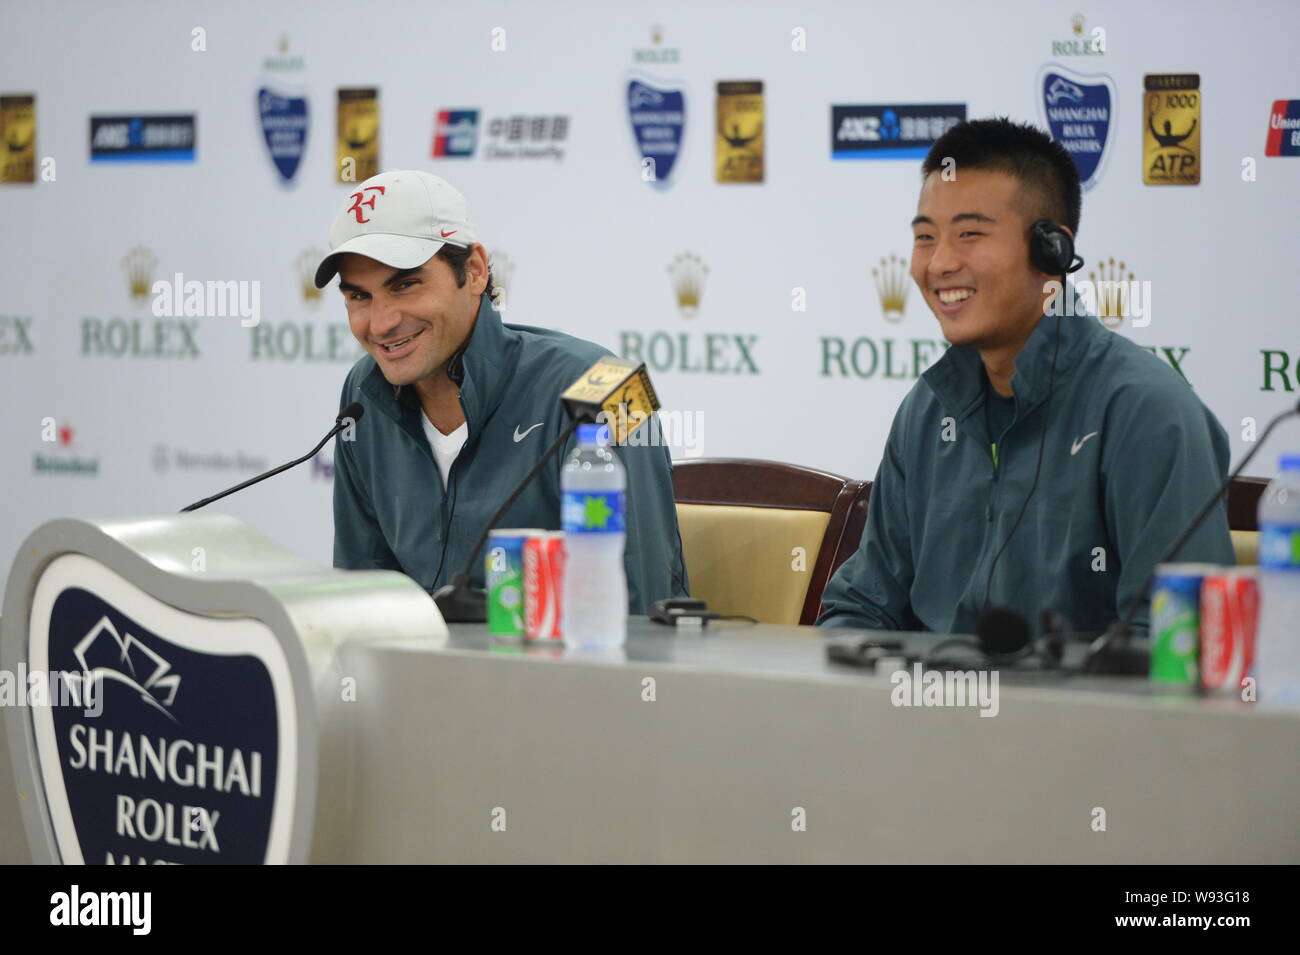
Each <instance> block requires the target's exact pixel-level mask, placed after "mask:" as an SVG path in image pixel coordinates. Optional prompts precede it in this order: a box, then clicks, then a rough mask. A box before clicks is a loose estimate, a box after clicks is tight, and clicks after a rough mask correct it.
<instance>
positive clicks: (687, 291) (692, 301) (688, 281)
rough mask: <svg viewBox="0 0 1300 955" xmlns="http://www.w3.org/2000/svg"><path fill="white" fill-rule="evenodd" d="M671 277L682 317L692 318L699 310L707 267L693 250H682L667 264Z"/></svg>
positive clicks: (707, 271) (706, 276)
mask: <svg viewBox="0 0 1300 955" xmlns="http://www.w3.org/2000/svg"><path fill="white" fill-rule="evenodd" d="M668 274H669V275H671V276H672V279H673V292H674V294H676V296H677V309H678V311H680V312H681V313H682V317H683V318H694V317H695V313H696V312H698V311H699V310H700V297H701V296H702V295H703V294H704V280H705V279H706V278H708V275H709V267H708V266H707V265H705V264H704V262H703V261H702V260H701V259H700V257H699V256H698V255H696V254H695V253H694V252H682V253H680V254H679V255H678V256H677V257H676V258H675V259H673V261H672V263H671V264H670V265H669V266H668Z"/></svg>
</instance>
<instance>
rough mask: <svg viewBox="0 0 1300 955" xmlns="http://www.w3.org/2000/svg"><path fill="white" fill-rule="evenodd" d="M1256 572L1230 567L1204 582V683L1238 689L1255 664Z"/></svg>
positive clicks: (1202, 617)
mask: <svg viewBox="0 0 1300 955" xmlns="http://www.w3.org/2000/svg"><path fill="white" fill-rule="evenodd" d="M1258 618H1259V588H1258V585H1257V584H1256V579H1255V572H1254V571H1253V570H1249V569H1236V570H1227V571H1224V572H1223V573H1220V574H1214V575H1212V576H1209V577H1206V578H1205V582H1204V583H1203V584H1202V585H1201V687H1202V688H1203V689H1206V690H1226V691H1230V692H1234V693H1235V692H1238V691H1239V690H1240V689H1241V686H1242V682H1243V681H1244V680H1245V679H1246V678H1247V677H1249V676H1252V675H1253V674H1252V672H1251V670H1252V668H1253V667H1254V665H1255V623H1256V621H1257V620H1258Z"/></svg>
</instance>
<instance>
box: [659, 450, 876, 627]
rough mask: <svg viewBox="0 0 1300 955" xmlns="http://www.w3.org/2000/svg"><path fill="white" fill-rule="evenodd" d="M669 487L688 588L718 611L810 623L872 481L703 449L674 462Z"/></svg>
mask: <svg viewBox="0 0 1300 955" xmlns="http://www.w3.org/2000/svg"><path fill="white" fill-rule="evenodd" d="M673 492H674V497H675V498H676V501H677V520H678V525H679V526H680V528H681V533H682V552H683V556H684V558H685V561H686V571H687V575H688V576H689V578H690V585H691V595H692V596H694V597H697V598H700V599H702V600H706V601H708V604H709V609H710V610H713V611H716V612H718V613H727V614H745V615H746V616H750V617H754V618H755V619H757V620H759V621H760V622H762V623H782V624H795V623H800V624H811V623H813V622H814V621H815V620H816V619H817V614H818V612H819V611H820V609H821V595H822V590H823V589H824V588H825V586H826V583H827V581H829V580H830V578H831V574H833V573H834V572H835V569H836V568H837V567H838V566H839V565H840V563H842V562H843V561H844V559H845V558H847V557H848V555H849V554H850V553H852V551H853V549H854V548H856V546H857V542H858V541H859V540H860V539H861V537H862V530H863V527H864V526H865V525H866V519H867V498H868V495H869V494H870V492H871V482H869V481H858V480H853V479H850V478H845V477H842V476H841V475H838V474H832V473H830V472H827V471H818V470H814V469H812V468H805V467H801V466H799V465H795V464H783V463H780V462H777V461H760V460H753V459H748V458H699V459H687V460H683V461H675V462H673ZM848 540H852V542H853V543H852V545H851V546H850V547H849V548H848V549H847V550H846V551H845V552H844V553H841V549H842V548H841V545H842V544H843V543H844V542H846V541H848Z"/></svg>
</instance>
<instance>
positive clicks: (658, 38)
mask: <svg viewBox="0 0 1300 955" xmlns="http://www.w3.org/2000/svg"><path fill="white" fill-rule="evenodd" d="M650 42H651V43H653V44H654V45H655V46H658V45H659V44H660V43H662V42H664V28H663V27H661V26H660V25H659V24H657V23H656V24H655V25H654V26H652V27H651V28H650Z"/></svg>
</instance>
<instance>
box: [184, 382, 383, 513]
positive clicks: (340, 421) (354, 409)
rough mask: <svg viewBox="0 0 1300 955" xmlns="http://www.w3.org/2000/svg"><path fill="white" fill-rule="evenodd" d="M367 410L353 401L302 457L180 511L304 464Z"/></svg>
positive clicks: (220, 497) (209, 501) (358, 419)
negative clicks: (326, 432)
mask: <svg viewBox="0 0 1300 955" xmlns="http://www.w3.org/2000/svg"><path fill="white" fill-rule="evenodd" d="M365 412H366V409H365V407H364V406H363V405H362V404H361V402H359V401H354V402H352V404H350V405H348V406H347V407H346V408H344V409H343V410H342V411H341V412H340V413H339V416H338V417H337V418H335V419H334V427H332V428H330V432H329V434H327V435H325V437H323V438H321V439H320V443H319V444H318V445H316V447H314V448H312V449H311V450H310V451H308V452H307V453H306V454H304V455H303V456H302V457H300V458H298V459H296V460H293V461H290V462H289V463H288V464H282V465H280V466H279V467H278V468H276V469H275V470H273V471H267V472H266V473H265V474H259V475H257V476H256V477H251V478H249V479H248V480H247V481H245V482H243V483H242V484H236V485H235V486H234V487H232V488H227V489H226V490H224V491H221V492H220V493H218V494H213V495H212V496H211V497H205V498H204V499H203V500H201V501H195V502H194V503H193V504H191V505H190V506H189V507H182V508H181V510H180V512H181V513H182V514H184V513H185V512H186V511H197V510H198V509H199V508H200V507H206V506H207V505H209V504H211V503H212V502H213V501H219V500H221V499H222V498H223V497H225V496H227V495H228V494H234V493H235V492H236V491H242V490H243V489H244V488H246V487H249V486H251V485H253V484H257V483H258V482H260V481H265V480H266V479H267V478H269V477H274V476H275V475H277V474H279V473H280V472H281V471H287V470H289V469H290V468H292V467H296V466H297V465H299V464H302V462H304V461H307V460H310V459H311V458H313V457H315V455H316V452H317V451H319V450H320V449H321V448H323V447H325V442H326V441H328V440H329V439H330V438H332V437H334V435H336V434H338V433H339V432H340V431H342V430H343V429H344V428H348V427H351V426H352V425H355V424H356V423H357V422H358V421H360V420H361V416H362V415H363V414H365Z"/></svg>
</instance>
